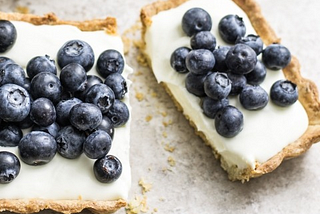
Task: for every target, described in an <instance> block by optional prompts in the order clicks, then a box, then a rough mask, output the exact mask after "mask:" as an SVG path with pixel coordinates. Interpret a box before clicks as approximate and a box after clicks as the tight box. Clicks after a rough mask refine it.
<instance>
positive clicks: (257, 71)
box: [245, 60, 267, 85]
mask: <svg viewBox="0 0 320 214" xmlns="http://www.w3.org/2000/svg"><path fill="white" fill-rule="evenodd" d="M266 76H267V69H266V67H265V66H264V64H263V63H262V62H261V61H260V60H258V61H257V64H256V66H255V67H254V69H253V70H252V71H251V72H250V73H247V74H245V77H246V78H247V83H248V84H250V85H260V84H261V83H262V82H263V81H264V79H265V78H266Z"/></svg>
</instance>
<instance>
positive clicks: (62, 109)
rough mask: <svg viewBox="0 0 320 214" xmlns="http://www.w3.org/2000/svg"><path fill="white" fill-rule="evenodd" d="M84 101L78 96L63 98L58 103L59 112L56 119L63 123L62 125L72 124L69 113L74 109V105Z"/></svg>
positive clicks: (57, 109)
mask: <svg viewBox="0 0 320 214" xmlns="http://www.w3.org/2000/svg"><path fill="white" fill-rule="evenodd" d="M79 103H82V101H81V100H80V99H78V98H75V97H74V98H70V99H67V100H61V101H60V102H59V103H58V104H57V105H56V112H57V118H56V121H57V122H58V123H59V124H60V125H61V126H66V125H69V124H70V121H69V114H70V110H71V109H72V107H73V106H75V105H77V104H79Z"/></svg>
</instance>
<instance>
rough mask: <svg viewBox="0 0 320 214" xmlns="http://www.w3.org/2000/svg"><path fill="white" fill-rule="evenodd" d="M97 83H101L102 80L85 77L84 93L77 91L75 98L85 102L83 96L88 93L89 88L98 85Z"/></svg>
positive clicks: (94, 76)
mask: <svg viewBox="0 0 320 214" xmlns="http://www.w3.org/2000/svg"><path fill="white" fill-rule="evenodd" d="M98 83H103V81H102V79H101V78H100V77H98V76H96V75H87V84H86V88H85V89H84V91H77V92H76V93H75V94H74V95H75V97H77V98H79V99H81V100H83V101H84V100H85V98H86V97H85V96H86V94H87V92H88V90H89V89H90V88H91V86H93V85H95V84H98Z"/></svg>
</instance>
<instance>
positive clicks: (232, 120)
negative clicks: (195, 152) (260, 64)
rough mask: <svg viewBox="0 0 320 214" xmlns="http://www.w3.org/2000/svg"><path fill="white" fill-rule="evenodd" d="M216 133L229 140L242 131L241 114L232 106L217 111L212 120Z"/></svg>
mask: <svg viewBox="0 0 320 214" xmlns="http://www.w3.org/2000/svg"><path fill="white" fill-rule="evenodd" d="M214 123H215V127H216V131H217V132H218V133H219V134H220V135H221V136H223V137H226V138H231V137H234V136H236V135H237V134H239V133H240V132H241V131H242V129H243V123H244V122H243V114H242V113H241V111H239V109H237V108H236V107H234V106H230V105H229V106H226V107H224V108H222V109H221V110H220V111H218V113H217V115H216V117H215V119H214Z"/></svg>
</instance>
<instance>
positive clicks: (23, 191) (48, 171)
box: [0, 22, 132, 200]
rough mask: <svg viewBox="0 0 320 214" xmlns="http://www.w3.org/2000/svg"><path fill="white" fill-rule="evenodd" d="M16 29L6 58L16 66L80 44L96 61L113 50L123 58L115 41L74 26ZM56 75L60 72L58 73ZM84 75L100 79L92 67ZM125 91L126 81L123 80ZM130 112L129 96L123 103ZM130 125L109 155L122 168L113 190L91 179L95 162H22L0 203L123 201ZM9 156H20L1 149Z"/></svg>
mask: <svg viewBox="0 0 320 214" xmlns="http://www.w3.org/2000/svg"><path fill="white" fill-rule="evenodd" d="M13 24H14V25H15V27H16V29H17V34H18V36H17V41H16V43H15V45H14V46H13V48H12V49H11V50H10V51H9V52H7V53H5V54H4V55H5V56H6V57H9V58H11V59H13V60H14V61H15V62H16V63H17V64H19V65H21V66H23V67H24V68H26V65H27V63H28V61H29V60H30V59H31V58H33V57H35V56H44V55H49V56H50V58H51V59H54V60H56V55H57V52H58V50H59V48H60V47H61V46H62V45H63V44H64V43H65V42H67V41H69V40H72V39H80V40H83V41H86V42H87V43H89V44H90V45H91V47H92V48H93V50H94V54H95V59H96V60H97V59H98V57H99V55H100V54H101V53H102V52H103V51H104V50H107V49H115V50H118V51H119V52H120V53H122V54H123V43H122V40H121V38H120V37H119V36H112V35H108V34H106V33H105V32H104V31H95V32H82V31H80V30H79V29H77V28H76V27H72V26H65V25H60V26H46V25H43V26H34V25H32V24H29V23H25V22H13ZM58 70H59V69H58ZM131 72H132V69H131V68H130V67H129V66H128V65H126V66H125V69H124V72H123V73H122V75H123V76H124V78H126V79H127V77H128V75H129V74H130V73H131ZM88 74H95V75H98V73H97V72H96V70H95V65H94V66H93V68H92V69H91V70H90V71H89V73H88ZM127 83H128V88H129V87H130V84H131V83H130V81H129V80H127ZM123 101H124V102H125V103H126V104H127V106H128V108H129V110H130V111H131V107H130V103H129V93H127V94H126V96H125V98H124V100H123ZM130 122H131V119H129V121H128V122H127V123H126V125H125V126H123V127H120V128H116V129H115V135H114V139H113V142H112V147H111V150H110V152H109V154H112V155H115V156H117V157H118V158H119V159H120V161H121V163H122V167H123V171H122V174H121V176H120V178H119V179H118V180H117V181H115V182H114V183H111V184H103V183H100V182H98V181H97V180H96V178H95V177H94V174H93V171H92V169H93V163H94V160H91V159H89V158H87V157H86V156H85V155H81V157H80V158H78V159H76V160H68V159H65V158H63V157H61V156H60V155H59V154H56V156H55V157H54V158H53V160H52V161H51V162H50V163H48V164H46V165H42V166H29V165H27V164H24V163H23V162H22V161H21V171H20V174H19V175H18V177H17V178H16V179H15V180H14V181H13V182H12V183H10V184H2V185H1V184H0V199H30V198H42V199H52V200H63V199H78V200H115V199H120V198H121V199H127V197H128V193H129V189H130V186H131V170H130V164H129V148H130V144H129V143H130ZM3 150H6V151H12V152H14V153H16V154H18V148H9V147H0V151H3Z"/></svg>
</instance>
